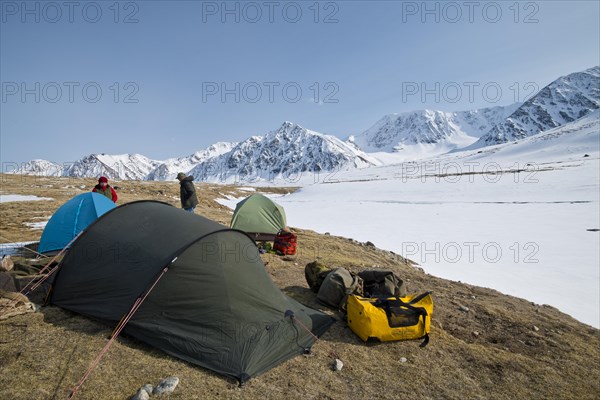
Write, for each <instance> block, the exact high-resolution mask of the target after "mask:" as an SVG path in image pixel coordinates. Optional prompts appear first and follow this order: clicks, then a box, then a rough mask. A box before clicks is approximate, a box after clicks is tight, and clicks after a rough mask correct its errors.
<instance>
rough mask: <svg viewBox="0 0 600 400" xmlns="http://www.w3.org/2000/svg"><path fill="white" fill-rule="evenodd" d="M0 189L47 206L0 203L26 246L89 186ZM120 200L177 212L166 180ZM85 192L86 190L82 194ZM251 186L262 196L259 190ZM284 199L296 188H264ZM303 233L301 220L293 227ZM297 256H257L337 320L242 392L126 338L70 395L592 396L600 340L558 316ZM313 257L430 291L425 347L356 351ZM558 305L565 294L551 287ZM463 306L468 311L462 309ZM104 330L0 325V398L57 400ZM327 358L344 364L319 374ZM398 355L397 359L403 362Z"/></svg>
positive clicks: (16, 322) (412, 269)
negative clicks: (313, 277)
mask: <svg viewBox="0 0 600 400" xmlns="http://www.w3.org/2000/svg"><path fill="white" fill-rule="evenodd" d="M0 182H1V186H0V191H2V192H1V193H3V194H9V193H10V194H33V195H37V196H43V197H51V198H54V199H55V200H54V201H37V202H18V203H17V202H16V203H4V204H1V205H0V236H2V238H3V239H4V241H25V240H37V239H39V236H40V234H41V230H37V231H36V230H31V229H30V228H28V227H27V226H26V225H24V224H25V223H26V222H39V221H40V220H42V219H41V218H43V217H49V216H51V215H52V213H53V211H54V210H56V209H57V208H58V207H59V206H60V205H61V204H63V203H64V202H65V201H67V200H68V199H69V198H71V197H72V196H74V195H76V194H79V193H83V192H84V191H87V190H91V187H92V186H93V184H94V183H95V182H94V181H92V180H85V179H66V178H64V179H63V178H35V177H25V178H23V177H21V176H7V175H0ZM115 185H116V186H118V187H119V189H118V193H119V196H120V201H119V203H121V204H122V203H124V202H128V201H134V200H139V199H156V200H162V201H166V202H168V203H171V204H174V205H177V203H178V200H177V196H178V184H177V182H166V183H165V182H118V183H115ZM82 186H85V187H82ZM197 188H198V192H199V195H200V198H201V204H200V206H199V208H198V209H197V212H198V213H200V214H202V215H205V216H208V217H209V218H211V219H214V220H216V221H219V222H221V223H228V222H229V219H230V217H231V212H230V211H229V210H228V209H227V208H225V207H222V206H220V205H219V204H218V203H216V202H215V199H217V198H220V197H224V196H225V195H235V196H237V197H241V196H242V195H243V194H244V193H246V194H247V192H240V191H239V190H238V189H237V188H235V187H233V186H220V185H209V184H198V185H197ZM261 190H262V189H261ZM264 190H269V191H279V192H287V191H291V190H293V188H289V189H288V188H284V189H264ZM294 222H295V224H297V225H302V221H294ZM295 231H296V233H297V234H298V242H299V253H298V255H297V256H296V257H288V258H283V257H279V256H275V255H271V254H266V255H264V256H263V259H264V261H265V264H266V268H267V270H268V272H269V274H270V276H271V277H272V279H273V281H274V282H275V283H276V284H277V285H278V286H279V287H280V288H281V289H282V290H283V291H284V292H286V293H287V294H288V295H290V296H291V297H294V298H295V299H297V300H299V301H300V302H302V303H304V304H307V305H309V306H311V307H313V308H317V309H321V310H322V311H324V312H327V313H329V314H331V315H334V316H336V317H337V318H338V322H337V323H336V324H334V325H333V326H332V328H331V329H330V330H329V331H328V332H327V333H326V334H325V335H324V336H323V337H322V338H321V340H319V341H318V342H317V343H316V344H315V346H314V347H313V352H312V354H311V355H308V356H299V357H296V358H294V359H292V360H290V361H288V362H285V363H283V364H282V365H280V366H278V367H276V368H274V369H272V370H271V371H269V372H267V373H265V374H264V375H261V376H259V377H257V378H255V379H252V380H251V381H250V382H249V383H248V384H247V386H246V387H244V388H241V389H240V388H238V387H237V383H236V382H234V381H231V380H228V379H225V378H223V377H220V376H218V375H216V374H214V373H212V372H210V371H208V370H205V369H202V368H199V367H196V366H193V365H191V364H188V363H185V362H183V361H180V360H177V359H175V358H173V357H170V356H168V355H165V354H164V353H162V352H160V351H159V350H156V349H153V348H150V347H149V346H147V345H145V344H143V343H141V342H139V341H137V340H135V339H133V338H129V337H121V338H119V339H118V341H117V342H116V343H115V344H114V345H113V347H112V348H111V349H110V350H109V352H108V353H107V354H106V356H105V357H104V359H103V360H102V362H101V363H100V365H99V367H98V368H96V370H95V371H94V372H93V373H92V374H91V376H90V378H89V379H88V381H87V382H86V383H85V385H84V386H83V388H82V389H81V391H80V392H79V395H78V398H80V399H127V398H129V397H130V396H132V395H133V394H134V393H135V392H136V390H137V389H138V388H139V387H140V386H142V385H143V384H145V383H152V384H154V385H156V384H157V383H158V382H159V381H160V380H162V379H164V378H165V377H167V376H171V375H175V376H178V377H179V378H180V384H179V386H178V387H177V389H176V390H175V392H174V393H173V394H172V395H171V396H170V398H172V399H200V398H202V399H212V398H233V399H264V398H273V399H279V398H303V399H304V398H310V399H346V398H361V399H375V398H389V399H397V398H412V399H511V400H512V399H513V398H528V399H529V398H531V399H597V398H598V396H599V395H598V393H600V372H599V370H598V365H600V336H599V332H600V331H598V330H597V329H595V328H592V327H589V326H587V325H584V324H582V323H580V322H578V321H576V320H574V319H573V318H571V317H569V316H567V315H565V314H563V313H561V312H559V311H558V310H556V309H554V308H552V307H549V306H544V305H536V304H533V303H531V302H528V301H525V300H522V299H518V298H515V297H511V296H506V295H504V294H501V293H499V292H497V291H494V290H490V289H486V288H480V287H475V286H471V285H466V284H463V283H460V282H453V281H448V280H444V279H440V278H435V277H432V276H430V275H427V274H425V273H424V272H423V271H422V270H420V269H419V268H418V267H416V266H414V265H413V264H412V263H411V262H409V261H407V260H405V259H403V258H402V257H400V256H398V255H395V254H393V253H390V252H386V251H383V250H379V249H377V248H375V247H372V246H367V245H365V244H362V243H358V242H356V241H354V240H352V239H348V238H342V237H335V236H330V235H320V234H317V233H316V232H313V231H310V230H303V229H295ZM315 259H318V260H320V261H321V262H323V263H325V264H327V265H329V266H332V267H345V268H348V269H350V270H352V271H359V270H362V269H366V268H384V269H388V270H393V271H394V272H395V273H396V274H398V275H399V276H400V277H402V278H403V279H404V280H405V281H406V282H407V284H408V290H409V292H410V293H420V292H422V291H425V290H431V291H433V296H434V302H435V306H434V307H435V308H434V316H433V323H432V332H431V341H430V344H429V346H427V347H426V348H423V349H421V348H419V347H418V344H419V342H394V343H385V344H364V343H363V342H362V341H360V339H358V337H356V336H355V335H354V334H353V333H352V332H351V331H350V329H349V328H348V327H347V326H346V324H345V323H344V322H343V320H342V319H341V316H340V315H338V314H337V313H335V312H334V311H332V310H329V309H327V308H325V307H323V306H321V305H320V304H319V303H317V302H316V300H315V295H314V293H312V292H311V291H310V290H309V289H308V286H307V284H306V282H305V280H304V266H305V265H306V264H307V263H308V262H311V261H313V260H315ZM557 295H559V296H563V297H564V298H565V301H577V298H576V295H572V294H568V293H557ZM461 307H463V308H464V307H467V308H468V309H469V311H468V312H464V311H460V308H461ZM111 331H112V327H109V326H105V325H102V324H99V323H97V322H94V321H92V320H89V319H87V318H84V317H82V316H79V315H76V314H73V313H70V312H67V311H64V310H61V309H59V308H57V307H53V306H48V307H44V308H42V309H41V311H40V312H36V313H31V314H26V315H22V316H16V317H12V318H10V319H8V320H5V321H0V399H63V398H65V397H66V395H67V393H68V391H69V389H70V388H71V387H73V386H74V385H75V384H76V383H77V381H78V380H79V379H80V378H81V375H82V374H83V372H84V371H85V369H86V368H87V367H88V365H89V364H90V362H91V361H92V360H93V359H94V357H95V356H96V355H97V354H98V352H99V351H100V350H101V349H102V347H103V346H104V344H105V343H106V337H107V336H108V335H109V334H110V332H111ZM332 353H335V354H337V356H338V357H339V358H340V359H341V360H342V361H343V362H344V368H343V370H342V371H340V372H334V371H332V370H331V368H330V366H331V363H332V361H333V359H332V356H331V354H332ZM401 357H405V358H406V359H407V361H406V362H404V363H402V362H400V358H401Z"/></svg>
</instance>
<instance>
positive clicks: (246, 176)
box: [190, 121, 380, 181]
mask: <svg viewBox="0 0 600 400" xmlns="http://www.w3.org/2000/svg"><path fill="white" fill-rule="evenodd" d="M379 164H380V163H379V162H378V160H377V159H375V158H373V157H371V156H369V155H368V154H366V153H364V152H362V151H360V150H358V149H356V148H355V147H354V146H352V145H349V144H347V143H345V142H343V141H342V140H340V139H338V138H336V137H334V136H330V135H325V134H322V133H319V132H315V131H311V130H309V129H306V128H303V127H302V126H300V125H297V124H294V123H292V122H287V121H286V122H284V123H283V125H281V127H279V129H277V130H275V131H272V132H269V133H268V134H267V135H265V136H264V137H261V136H252V137H250V138H249V139H247V140H245V141H243V142H241V143H239V144H238V145H237V146H235V147H234V148H233V149H232V150H231V151H229V152H227V153H224V154H222V155H220V156H218V157H214V158H212V159H210V160H207V161H206V162H204V163H201V164H200V165H198V166H197V167H195V168H194V169H192V170H191V171H190V174H191V175H194V176H195V177H196V178H197V179H199V180H220V181H227V180H231V179H239V180H246V181H248V180H252V179H258V178H261V179H274V178H276V177H278V176H280V177H281V176H282V177H287V178H289V177H291V176H297V175H298V174H302V173H304V172H314V173H318V172H322V171H333V170H340V169H345V168H364V167H369V166H374V165H379Z"/></svg>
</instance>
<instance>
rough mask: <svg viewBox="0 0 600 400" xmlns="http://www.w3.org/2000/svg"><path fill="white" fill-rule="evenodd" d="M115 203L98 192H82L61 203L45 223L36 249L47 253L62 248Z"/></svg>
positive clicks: (113, 206)
mask: <svg viewBox="0 0 600 400" xmlns="http://www.w3.org/2000/svg"><path fill="white" fill-rule="evenodd" d="M115 207H116V206H115V203H113V202H112V201H111V200H109V199H108V198H107V197H106V196H104V195H101V194H98V193H93V192H89V193H83V194H80V195H77V196H75V197H73V198H72V199H71V200H69V201H67V202H66V203H65V204H63V205H62V206H61V207H60V208H59V209H58V210H56V212H55V213H54V215H53V216H52V218H50V221H48V223H47V224H46V227H45V228H44V232H42V238H41V239H40V245H39V247H38V251H39V252H40V253H47V252H50V251H56V250H62V249H63V248H65V246H66V245H68V244H69V242H71V240H73V238H74V237H75V236H77V234H78V233H79V232H81V231H82V230H84V229H85V228H87V226H88V225H89V224H91V223H92V222H94V221H95V220H96V219H98V218H99V217H100V216H101V215H102V214H104V213H105V212H107V211H109V210H111V209H113V208H115Z"/></svg>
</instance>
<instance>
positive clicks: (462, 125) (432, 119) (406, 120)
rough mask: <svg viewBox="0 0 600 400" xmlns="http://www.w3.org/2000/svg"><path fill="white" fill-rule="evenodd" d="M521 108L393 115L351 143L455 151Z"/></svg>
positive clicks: (381, 148) (393, 148)
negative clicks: (441, 147)
mask: <svg viewBox="0 0 600 400" xmlns="http://www.w3.org/2000/svg"><path fill="white" fill-rule="evenodd" d="M519 105H520V104H518V103H516V104H513V105H510V106H507V107H500V106H497V107H490V108H482V109H479V110H472V111H459V112H444V111H435V110H418V111H410V112H405V113H400V114H389V115H386V116H384V117H383V118H381V119H380V120H379V121H377V122H376V123H375V125H373V126H372V127H371V128H369V129H367V130H366V131H365V132H363V133H362V134H360V135H357V136H354V137H350V138H349V139H348V140H349V141H350V142H352V143H354V144H356V145H357V146H358V147H359V148H361V149H363V150H365V151H370V152H381V151H384V152H394V151H402V150H405V149H409V148H410V146H411V145H420V144H440V143H444V144H446V146H445V147H446V148H447V149H448V150H451V149H455V148H460V147H464V146H467V145H469V144H472V143H473V142H475V141H476V140H477V138H479V137H481V135H483V134H484V133H485V132H487V131H489V130H490V129H491V128H492V127H493V126H494V125H496V124H499V123H501V122H502V121H503V120H504V119H505V118H506V117H507V116H508V115H510V114H511V113H512V112H513V111H514V110H516V109H517V107H518V106H519Z"/></svg>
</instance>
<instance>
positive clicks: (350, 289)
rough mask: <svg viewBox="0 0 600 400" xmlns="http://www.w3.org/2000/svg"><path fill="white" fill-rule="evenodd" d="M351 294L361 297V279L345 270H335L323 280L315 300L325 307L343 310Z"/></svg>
mask: <svg viewBox="0 0 600 400" xmlns="http://www.w3.org/2000/svg"><path fill="white" fill-rule="evenodd" d="M353 293H356V294H359V295H362V279H361V278H360V277H359V276H358V275H354V274H352V273H350V272H348V270H346V269H345V268H336V269H334V270H333V271H331V272H329V273H328V274H327V276H326V277H325V279H324V280H323V283H322V284H321V287H320V288H319V292H318V293H317V300H319V301H320V302H321V303H323V304H325V305H328V306H331V307H335V308H338V309H341V310H345V309H346V300H347V299H348V296H349V295H351V294H353Z"/></svg>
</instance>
